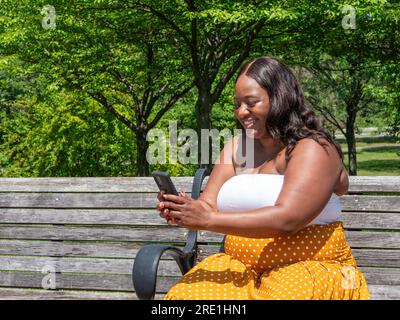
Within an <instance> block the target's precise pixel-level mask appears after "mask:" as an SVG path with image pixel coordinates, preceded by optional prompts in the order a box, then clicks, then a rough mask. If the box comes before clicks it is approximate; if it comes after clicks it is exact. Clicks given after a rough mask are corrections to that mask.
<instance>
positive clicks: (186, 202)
mask: <svg viewBox="0 0 400 320" xmlns="http://www.w3.org/2000/svg"><path fill="white" fill-rule="evenodd" d="M163 198H164V199H165V200H167V201H161V202H160V204H159V206H160V208H161V209H162V211H161V214H160V215H161V216H162V217H164V218H166V219H167V221H168V219H171V220H172V221H174V222H175V223H176V224H178V225H179V226H182V227H185V228H188V229H193V230H207V228H208V226H209V225H210V223H211V221H212V218H213V216H214V215H215V214H216V212H215V211H214V209H213V208H212V207H211V206H210V205H209V204H208V203H207V202H205V201H203V200H200V199H197V200H195V199H192V198H191V197H190V196H188V195H187V194H186V193H184V192H180V193H179V196H175V195H172V194H164V195H163ZM168 223H170V222H169V221H168Z"/></svg>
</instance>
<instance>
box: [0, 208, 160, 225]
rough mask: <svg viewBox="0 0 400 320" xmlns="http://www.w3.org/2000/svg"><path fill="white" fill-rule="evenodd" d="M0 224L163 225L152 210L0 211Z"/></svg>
mask: <svg viewBox="0 0 400 320" xmlns="http://www.w3.org/2000/svg"><path fill="white" fill-rule="evenodd" d="M0 223H24V224H79V225H82V224H91V225H93V224H95V225H127V226H131V225H132V226H135V225H137V226H140V225H146V226H153V225H154V226H160V225H164V226H165V225H167V224H166V222H165V220H164V219H161V218H160V216H159V214H158V211H157V210H155V209H154V208H153V209H48V208H43V209H32V208H22V209H20V208H0Z"/></svg>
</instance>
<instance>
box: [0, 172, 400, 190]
mask: <svg viewBox="0 0 400 320" xmlns="http://www.w3.org/2000/svg"><path fill="white" fill-rule="evenodd" d="M349 180H350V188H349V192H400V190H399V186H400V177H399V176H374V177H363V176H351V177H350V179H349ZM172 181H173V182H174V184H175V185H176V187H177V189H178V190H180V191H190V190H191V187H192V182H193V177H172ZM207 182H208V177H206V178H205V179H204V182H203V187H204V186H205V185H206V184H207ZM0 192H158V188H157V185H156V184H155V182H154V180H153V178H152V177H67V178H0Z"/></svg>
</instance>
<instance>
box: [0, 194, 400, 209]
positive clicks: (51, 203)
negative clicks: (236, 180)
mask: <svg viewBox="0 0 400 320" xmlns="http://www.w3.org/2000/svg"><path fill="white" fill-rule="evenodd" d="M340 201H341V203H342V206H343V210H346V211H377V212H400V197H398V196H360V195H345V196H342V197H341V198H340ZM156 205H157V198H156V194H155V193H5V192H2V193H0V207H3V208H123V209H128V208H132V209H134V208H141V209H143V208H152V209H154V208H155V207H156Z"/></svg>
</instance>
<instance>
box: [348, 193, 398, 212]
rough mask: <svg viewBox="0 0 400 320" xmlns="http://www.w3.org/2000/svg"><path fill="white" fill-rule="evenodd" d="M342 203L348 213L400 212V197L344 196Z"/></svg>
mask: <svg viewBox="0 0 400 320" xmlns="http://www.w3.org/2000/svg"><path fill="white" fill-rule="evenodd" d="M340 202H341V204H342V209H343V210H346V211H375V212H400V197H399V196H358V195H344V196H342V197H340Z"/></svg>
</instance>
